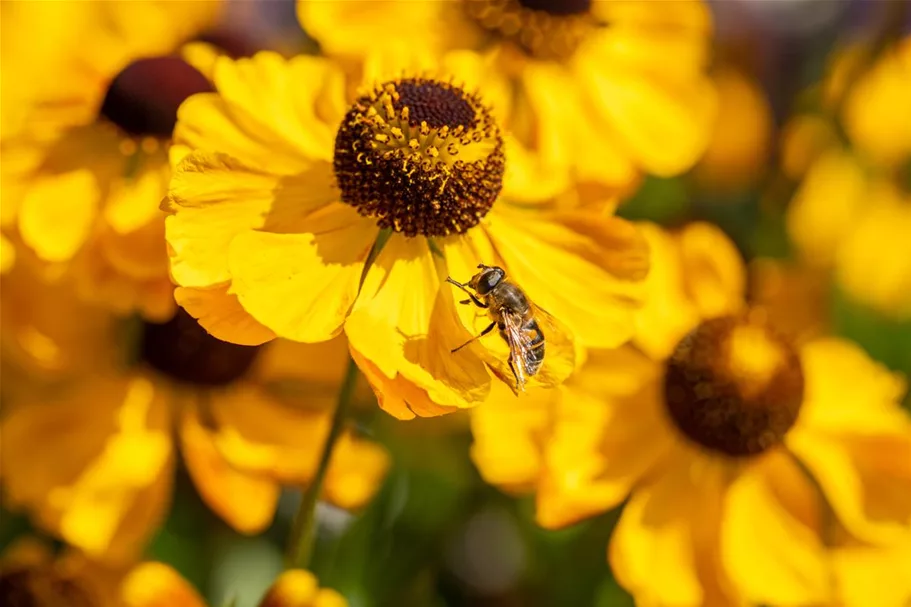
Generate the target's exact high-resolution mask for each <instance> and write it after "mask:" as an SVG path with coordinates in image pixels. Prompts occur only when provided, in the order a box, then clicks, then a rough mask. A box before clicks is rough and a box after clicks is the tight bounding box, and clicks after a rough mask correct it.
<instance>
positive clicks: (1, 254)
mask: <svg viewBox="0 0 911 607" xmlns="http://www.w3.org/2000/svg"><path fill="white" fill-rule="evenodd" d="M15 263H16V247H15V246H13V243H12V242H10V241H9V239H7V237H6V236H4V235H2V234H0V274H6V273H7V272H9V271H10V269H11V268H12V267H13V264H15Z"/></svg>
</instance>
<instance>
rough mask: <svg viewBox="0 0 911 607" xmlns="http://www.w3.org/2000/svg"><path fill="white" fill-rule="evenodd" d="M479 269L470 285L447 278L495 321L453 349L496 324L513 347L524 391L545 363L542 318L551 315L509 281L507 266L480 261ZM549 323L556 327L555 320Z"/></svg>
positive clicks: (511, 354)
mask: <svg viewBox="0 0 911 607" xmlns="http://www.w3.org/2000/svg"><path fill="white" fill-rule="evenodd" d="M478 269H479V270H480V272H478V273H477V274H475V275H474V276H472V277H471V280H469V281H468V284H467V285H466V284H462V283H460V282H457V281H455V280H453V279H452V278H451V277H447V278H446V282H448V283H450V284H453V285H455V286H457V287H458V288H460V289H462V290H463V291H465V293H467V294H468V299H465V300H463V301H460V302H459V303H461V304H471V303H473V304H474V305H476V306H478V307H479V308H484V309H485V310H487V315H488V316H489V317H490V319H491V321H492V322H491V323H490V324H489V325H488V326H487V328H485V329H484V330H483V331H481V333H480V334H478V335H477V336H475V337H472V338H471V339H469V340H468V341H467V342H465V343H464V344H462V345H461V346H459V347H458V348H454V349H453V350H452V352H458V351H459V350H461V349H462V348H464V347H465V346H467V345H468V344H470V343H472V342H473V341H475V340H477V339H480V338H481V337H483V336H485V335H487V334H488V333H490V332H491V331H493V329H494V327H496V328H497V329H499V330H500V336H501V337H502V338H503V339H504V340H505V341H506V344H507V345H508V346H509V359H508V362H509V368H510V370H511V371H512V374H513V376H514V377H515V378H516V388H517V389H518V391H519V392H522V391H524V390H525V382H526V380H527V378H528V377H530V376H532V375H535V374H536V373H537V372H538V371H539V370H540V369H541V365H542V364H543V362H544V347H545V346H544V343H545V338H544V332H543V331H542V330H541V327H540V326H539V324H538V320H539V319H541V320H548V319H550V315H549V314H548V313H547V312H545V311H544V310H542V309H541V308H538V307H537V306H535V305H534V304H533V303H532V302H531V301H530V300H529V299H528V297H527V296H526V295H525V292H524V291H522V289H520V288H519V287H518V286H517V285H516V284H515V283H513V282H512V281H509V280H507V279H506V272H505V271H504V270H503V268H501V267H498V266H486V265H484V264H478ZM469 289H471V291H470V290H469ZM472 291H474V292H473V293H472ZM549 324H550V326H553V322H550V323H549Z"/></svg>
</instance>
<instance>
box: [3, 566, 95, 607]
mask: <svg viewBox="0 0 911 607" xmlns="http://www.w3.org/2000/svg"><path fill="white" fill-rule="evenodd" d="M100 604H101V603H100V601H99V600H97V597H93V595H92V593H91V592H90V591H89V589H88V588H85V587H83V586H82V585H81V584H79V583H77V581H75V580H72V579H68V578H66V577H64V576H63V575H61V574H60V573H59V572H57V571H55V570H54V569H53V568H52V567H40V568H39V567H21V568H18V567H17V568H14V569H10V570H7V571H4V572H2V573H0V605H4V606H7V605H8V606H9V607H58V606H59V605H67V606H71V607H95V606H96V605H100Z"/></svg>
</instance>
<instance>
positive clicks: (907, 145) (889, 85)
mask: <svg viewBox="0 0 911 607" xmlns="http://www.w3.org/2000/svg"><path fill="white" fill-rule="evenodd" d="M909 106H911V37H907V38H905V39H904V40H903V41H901V42H899V43H898V44H896V45H895V46H894V47H892V48H889V49H887V50H886V51H885V52H884V53H883V55H882V56H881V57H879V58H877V61H876V63H875V64H874V65H873V66H872V67H871V68H870V69H869V70H868V71H866V72H865V73H864V74H863V75H862V76H861V77H860V78H859V79H858V80H857V82H855V83H854V85H853V86H852V87H851V89H850V91H849V92H848V93H847V97H846V98H845V103H844V108H843V111H842V120H843V121H844V124H845V130H846V131H847V133H848V136H849V137H850V139H851V141H852V142H853V143H854V145H856V146H857V148H858V149H859V150H860V151H861V152H862V153H863V154H865V155H866V156H867V157H868V158H870V159H871V160H872V161H874V162H877V163H880V164H883V165H886V166H893V167H894V166H898V165H900V164H901V163H903V162H905V161H907V160H908V159H909V158H911V117H909V116H908V111H907V109H908V107H909Z"/></svg>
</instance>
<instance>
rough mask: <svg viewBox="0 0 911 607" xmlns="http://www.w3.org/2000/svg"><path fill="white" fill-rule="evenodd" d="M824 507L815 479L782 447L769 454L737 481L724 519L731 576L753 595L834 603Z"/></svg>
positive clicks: (771, 600)
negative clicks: (825, 544) (823, 527)
mask: <svg viewBox="0 0 911 607" xmlns="http://www.w3.org/2000/svg"><path fill="white" fill-rule="evenodd" d="M821 508H822V504H821V503H820V501H819V495H818V494H817V493H816V491H815V490H814V489H813V486H812V485H811V483H810V480H809V479H808V478H807V477H806V476H804V474H803V473H802V472H801V470H800V468H799V467H798V466H797V464H796V463H795V462H794V461H793V460H792V459H790V458H789V457H788V456H787V455H786V454H784V453H783V452H781V451H776V452H772V453H769V454H766V455H765V456H764V459H762V460H760V461H759V462H755V463H754V464H753V465H751V466H749V467H747V468H745V469H744V470H743V471H742V472H741V473H740V474H739V476H738V478H736V479H735V480H734V481H733V483H732V485H731V488H730V491H729V492H728V496H727V500H726V504H725V512H724V514H723V517H722V520H721V524H722V551H723V557H724V564H725V567H726V568H727V570H728V571H729V572H730V574H731V578H732V579H733V580H734V582H735V583H736V584H737V586H738V587H739V588H742V589H743V591H744V592H745V594H746V595H747V597H748V598H749V599H750V600H751V601H753V602H755V603H766V604H771V605H808V604H828V603H829V601H830V600H831V591H832V586H831V580H830V578H829V570H828V565H827V562H826V555H825V552H824V548H823V545H822V541H821V538H820V535H819V524H820V523H819V514H820V513H821V512H822V510H821Z"/></svg>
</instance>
